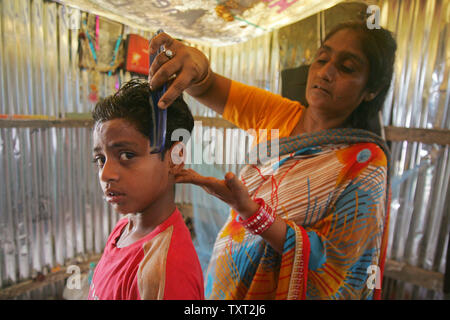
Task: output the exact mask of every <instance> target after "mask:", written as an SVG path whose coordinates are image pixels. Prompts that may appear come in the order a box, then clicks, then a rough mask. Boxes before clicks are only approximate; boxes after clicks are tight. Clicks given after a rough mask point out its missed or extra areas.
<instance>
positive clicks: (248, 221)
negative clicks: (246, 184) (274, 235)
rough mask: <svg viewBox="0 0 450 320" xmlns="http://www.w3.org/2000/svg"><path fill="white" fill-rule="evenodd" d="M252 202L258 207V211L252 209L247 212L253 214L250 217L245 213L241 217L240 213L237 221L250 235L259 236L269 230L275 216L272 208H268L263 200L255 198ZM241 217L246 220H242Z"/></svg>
mask: <svg viewBox="0 0 450 320" xmlns="http://www.w3.org/2000/svg"><path fill="white" fill-rule="evenodd" d="M252 202H253V203H254V204H255V205H256V206H257V207H258V209H257V210H256V211H255V210H253V209H252V211H249V212H253V214H251V215H249V214H248V213H247V214H246V215H244V216H243V215H242V212H240V217H238V218H237V220H238V222H239V223H241V225H242V226H243V227H244V228H245V229H247V230H248V231H249V232H250V233H252V234H256V235H260V234H261V233H263V232H265V231H266V230H267V229H268V228H270V226H271V225H272V224H273V223H274V222H275V215H274V213H273V211H272V208H270V207H269V206H268V205H267V204H266V203H265V202H264V200H263V199H261V198H257V199H255V201H252ZM253 208H254V207H253ZM249 210H250V208H249ZM243 217H246V218H245V219H243Z"/></svg>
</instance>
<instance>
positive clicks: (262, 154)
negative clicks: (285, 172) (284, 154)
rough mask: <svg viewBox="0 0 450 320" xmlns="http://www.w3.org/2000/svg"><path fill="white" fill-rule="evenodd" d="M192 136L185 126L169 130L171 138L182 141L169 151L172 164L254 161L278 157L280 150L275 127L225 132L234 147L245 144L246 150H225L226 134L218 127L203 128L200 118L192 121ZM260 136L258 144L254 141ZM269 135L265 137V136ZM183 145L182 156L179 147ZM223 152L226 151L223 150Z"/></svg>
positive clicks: (247, 162)
mask: <svg viewBox="0 0 450 320" xmlns="http://www.w3.org/2000/svg"><path fill="white" fill-rule="evenodd" d="M194 124H195V126H194V128H195V129H194V131H193V136H191V134H190V132H189V131H188V130H186V129H176V130H174V131H173V132H172V136H171V141H178V142H182V143H179V144H177V145H176V146H175V147H174V148H173V149H172V152H171V158H172V162H173V163H174V164H180V163H181V162H184V163H185V164H257V163H258V162H265V161H267V160H268V159H270V158H278V156H279V154H280V147H279V130H278V129H270V130H267V129H258V130H255V129H249V130H246V131H245V132H244V134H240V135H239V137H231V136H228V139H233V141H234V142H236V141H237V142H239V143H238V144H237V145H236V148H241V150H242V147H248V148H247V149H249V150H250V151H249V152H248V154H246V153H245V152H239V151H237V152H236V150H234V151H235V152H233V151H231V150H230V152H226V150H227V146H229V145H230V142H229V141H226V137H225V134H224V133H223V132H222V131H221V130H216V129H211V128H206V129H205V130H203V126H202V121H195V123H194ZM257 136H259V137H260V140H261V141H264V142H262V143H260V144H258V145H256V144H253V142H254V139H256V137H257ZM267 139H268V140H267ZM181 149H183V153H182V154H183V156H180V151H181ZM225 153H226V154H225Z"/></svg>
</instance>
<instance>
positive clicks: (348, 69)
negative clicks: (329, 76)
mask: <svg viewBox="0 0 450 320" xmlns="http://www.w3.org/2000/svg"><path fill="white" fill-rule="evenodd" d="M341 69H342V71H344V72H346V73H352V72H353V71H355V69H353V68H352V67H348V66H345V65H341Z"/></svg>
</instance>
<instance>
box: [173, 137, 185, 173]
mask: <svg viewBox="0 0 450 320" xmlns="http://www.w3.org/2000/svg"><path fill="white" fill-rule="evenodd" d="M185 149H186V146H185V144H184V143H183V142H176V143H175V144H174V145H173V146H172V147H171V148H170V149H169V173H171V174H176V173H177V172H178V171H180V170H182V169H183V168H184V162H185V160H186V151H185Z"/></svg>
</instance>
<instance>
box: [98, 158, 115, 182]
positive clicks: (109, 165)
mask: <svg viewBox="0 0 450 320" xmlns="http://www.w3.org/2000/svg"><path fill="white" fill-rule="evenodd" d="M118 179H119V171H118V166H117V164H115V163H114V161H112V160H106V161H105V164H104V165H103V168H102V169H101V170H100V180H101V181H103V182H110V181H117V180H118Z"/></svg>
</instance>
